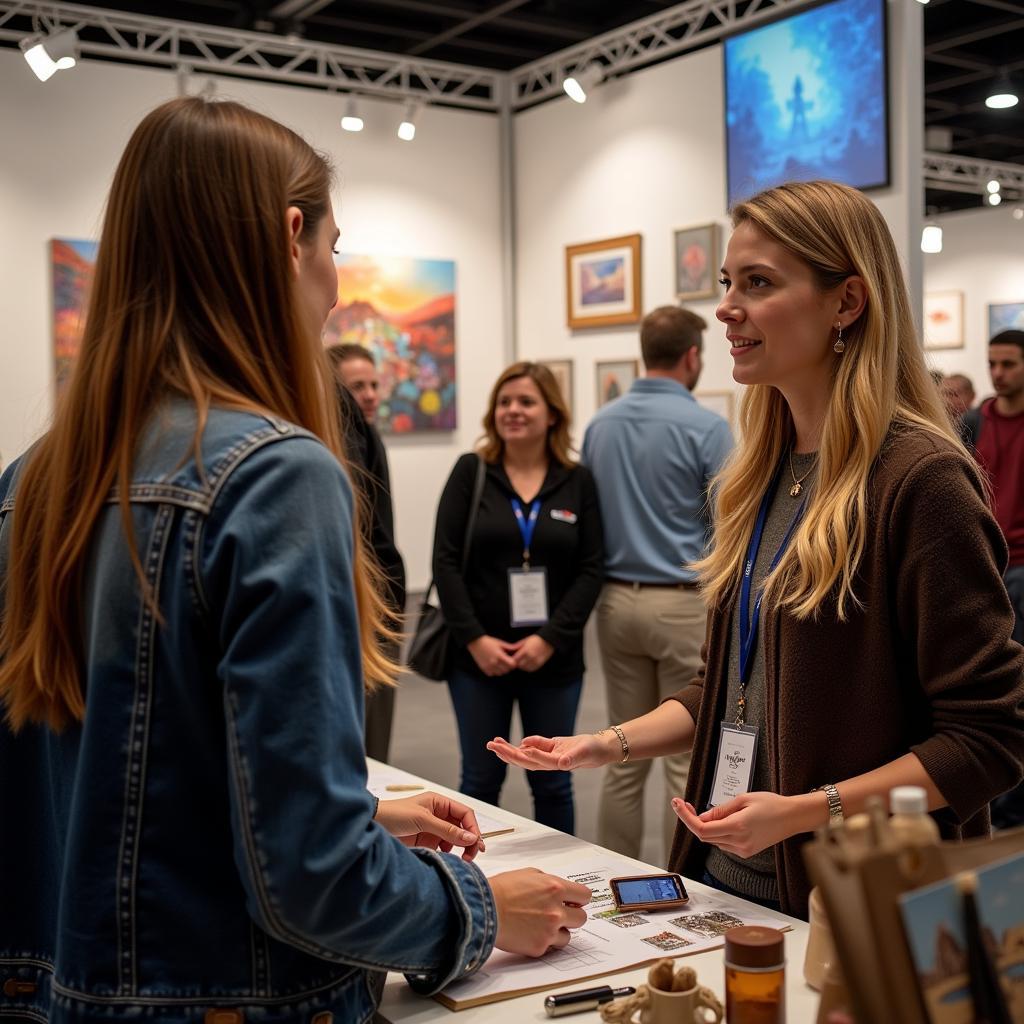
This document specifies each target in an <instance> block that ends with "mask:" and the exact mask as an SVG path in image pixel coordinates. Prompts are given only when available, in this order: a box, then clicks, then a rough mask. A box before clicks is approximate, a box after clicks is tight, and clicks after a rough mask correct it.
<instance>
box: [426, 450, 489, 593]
mask: <svg viewBox="0 0 1024 1024" xmlns="http://www.w3.org/2000/svg"><path fill="white" fill-rule="evenodd" d="M486 477H487V463H486V462H484V460H483V459H482V458H481V457H480V456H479V455H478V456H477V457H476V478H475V479H474V480H473V497H472V498H471V499H470V504H469V519H468V521H467V522H466V535H465V537H464V538H463V541H462V562H461V568H460V572H461V574H462V576H463V578H465V575H466V566H467V565H469V546H470V544H471V542H472V540H473V529H474V527H475V526H476V514H477V512H479V511H480V499H481V497H483V493H484V480H485V479H486ZM433 589H434V577H433V576H431V577H430V586H429V587H427V592H426V594H425V595H424V596H423V600H424V601H429V600H430V592H431V591H432V590H433Z"/></svg>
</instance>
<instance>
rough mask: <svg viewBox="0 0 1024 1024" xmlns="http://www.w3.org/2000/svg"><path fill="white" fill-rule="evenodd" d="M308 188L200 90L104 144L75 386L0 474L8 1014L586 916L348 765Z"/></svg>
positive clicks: (350, 981) (326, 213)
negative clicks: (102, 199) (102, 198)
mask: <svg viewBox="0 0 1024 1024" xmlns="http://www.w3.org/2000/svg"><path fill="white" fill-rule="evenodd" d="M330 181H331V179H330V169H329V166H328V165H327V163H326V161H325V160H324V159H323V158H322V157H321V156H319V155H318V154H317V153H315V152H314V151H313V150H312V149H311V148H310V147H309V146H308V145H307V144H306V143H305V142H304V141H303V140H302V139H300V138H299V137H298V136H297V135H295V134H294V133H293V132H291V131H289V130H288V129H286V128H284V127H283V126H282V125H279V124H277V123H276V122H274V121H272V120H270V119H269V118H266V117H263V116H261V115H259V114H256V113H254V112H253V111H250V110H247V109H246V108H245V107H242V106H239V105H237V104H234V103H213V102H208V101H205V100H202V99H179V100H175V101H172V102H170V103H166V104H164V105H163V106H161V107H158V108H157V109H156V110H154V111H153V112H152V113H151V114H149V115H148V116H147V117H146V118H145V119H144V120H143V121H142V123H141V124H140V125H139V126H138V128H137V129H136V131H135V133H134V134H133V136H132V138H131V140H130V141H129V143H128V146H127V149H126V150H125V153H124V155H123V157H122V159H121V162H120V164H119V166H118V169H117V172H116V174H115V177H114V181H113V185H112V188H111V192H110V196H109V201H108V204H107V212H106V218H105V222H104V227H103V233H102V237H101V240H100V246H99V254H98V259H97V264H96V276H95V285H94V289H93V294H92V298H91V305H90V313H89V319H88V325H87V327H86V330H85V336H84V339H83V343H82V349H81V355H80V357H79V363H78V366H77V368H76V371H75V374H74V377H73V380H72V383H71V387H70V390H69V392H68V394H67V396H66V398H65V399H64V400H63V401H62V402H61V404H60V406H59V408H58V410H57V413H56V417H55V419H54V423H53V426H52V429H51V430H50V431H49V432H48V433H47V434H46V435H45V436H44V437H43V438H42V439H41V440H40V441H39V443H38V444H37V445H36V446H35V447H34V448H33V450H32V451H31V452H30V453H29V454H27V455H26V456H25V457H24V458H23V459H21V460H19V461H18V462H16V463H15V464H14V465H13V466H11V467H10V468H9V470H8V471H7V472H6V473H5V474H4V475H3V477H2V478H0V596H2V608H0V615H2V623H0V701H2V705H3V711H4V715H5V718H4V722H3V724H2V725H0V821H2V822H3V830H2V832H0V878H2V879H3V881H4V888H5V894H4V897H3V911H2V913H0V964H2V965H3V969H4V972H5V973H6V974H7V975H10V978H9V979H8V981H9V983H8V984H5V985H4V986H3V992H2V994H0V1017H3V1018H5V1019H6V1018H7V1017H8V1016H14V1017H26V1018H31V1019H48V1020H50V1021H54V1022H57V1021H79V1022H81V1021H99V1020H103V1021H111V1020H119V1019H126V1018H130V1019H133V1020H136V1019H138V1018H139V1017H140V1015H141V1016H150V1017H152V1018H153V1019H154V1020H156V1019H160V1020H168V1021H170V1020H174V1021H195V1022H199V1021H201V1020H204V1019H205V1020H207V1021H209V1020H211V1019H213V1016H216V1017H217V1019H221V1017H222V1016H223V1019H225V1020H229V1019H230V1020H243V1019H245V1016H246V1012H247V1011H248V1012H250V1013H253V1014H254V1015H256V1016H258V1018H259V1019H260V1020H262V1021H266V1022H268V1024H284V1022H286V1021H289V1022H290V1021H296V1020H300V1019H301V1020H314V1019H315V1020H318V1021H319V1020H321V1019H323V1020H330V1019H332V1014H333V1015H334V1016H333V1019H336V1020H339V1021H365V1020H368V1019H369V1017H370V1016H371V1015H372V1013H373V1008H374V1004H375V992H376V991H377V990H379V986H380V984H381V983H382V980H383V974H382V973H381V972H382V971H384V970H387V969H393V970H401V971H405V972H406V973H407V974H408V975H409V977H410V979H411V980H412V981H413V983H414V984H415V985H416V986H417V987H418V988H419V989H420V990H421V991H425V992H430V991H433V990H436V989H437V988H439V987H440V986H443V985H444V984H446V983H447V982H448V981H451V980H453V979H455V978H458V977H461V976H464V975H466V974H468V973H471V972H472V971H474V970H475V969H476V968H477V967H478V966H479V965H480V964H481V963H482V962H483V961H484V960H485V959H486V957H487V955H488V954H489V952H490V950H491V948H492V946H493V945H494V944H495V943H497V944H498V945H500V946H501V947H502V948H505V949H510V950H513V951H517V952H521V953H528V954H539V953H542V952H543V951H544V950H545V949H547V948H548V946H549V945H551V944H555V945H560V944H564V943H565V942H566V941H567V940H568V931H567V928H568V927H571V926H578V925H579V924H581V923H582V921H583V920H585V913H584V911H582V910H580V909H578V907H576V906H573V904H581V903H585V902H586V901H587V899H588V898H589V890H587V889H586V888H585V887H583V886H577V885H575V884H572V883H568V882H564V881H563V880H561V879H553V878H551V877H549V876H545V875H542V874H541V873H540V872H529V871H526V872H513V873H510V874H505V875H498V876H496V877H494V878H493V879H491V880H490V882H489V883H488V881H487V880H486V879H485V878H484V876H483V875H482V874H481V873H480V871H479V870H478V869H477V867H476V866H475V865H474V864H473V863H471V862H472V859H473V857H474V856H475V854H476V853H477V852H478V851H479V849H481V846H480V844H479V834H478V833H479V830H478V829H477V828H476V823H475V817H474V815H473V813H472V811H470V810H469V808H467V807H465V806H464V805H462V804H460V803H458V802H457V801H452V800H448V799H446V798H441V797H439V796H435V795H433V794H430V795H424V796H422V797H419V798H415V799H413V800H412V801H407V800H399V801H385V802H383V803H381V805H380V807H379V808H378V807H377V806H376V802H375V801H374V799H373V798H372V797H371V796H370V794H369V793H368V792H367V790H366V764H365V759H364V756H363V748H362V729H361V725H362V695H363V683H364V680H365V681H366V684H367V685H368V686H382V685H390V675H391V672H392V669H393V666H391V665H390V664H389V663H388V662H387V660H386V659H385V658H383V657H382V656H381V655H380V653H379V652H378V649H377V646H376V638H377V636H378V635H379V634H381V633H382V632H383V633H385V634H386V633H387V629H386V626H384V625H383V623H382V621H381V619H382V614H381V608H382V606H381V601H380V598H379V597H378V596H377V592H376V590H375V588H374V577H375V570H374V568H373V564H372V562H371V560H370V559H369V558H368V557H367V556H366V554H365V552H364V551H363V550H362V544H361V541H360V533H359V530H358V529H357V522H356V518H357V516H356V510H355V508H354V503H353V499H352V490H351V487H350V485H349V480H348V477H347V475H346V473H345V470H344V456H343V453H342V450H341V444H340V441H339V431H338V422H337V418H336V407H335V404H334V397H333V392H332V384H331V380H330V375H329V370H328V369H327V366H326V361H325V360H324V357H323V354H322V352H321V350H320V333H321V330H322V326H323V322H324V319H325V318H326V316H327V313H328V312H329V310H330V308H331V306H332V305H333V304H334V302H335V301H336V298H337V279H336V276H335V269H334V265H333V260H332V253H331V250H332V246H333V245H334V244H335V242H336V240H337V237H338V230H337V227H336V225H335V223H334V217H333V214H332V212H331V206H330ZM381 826H383V827H381ZM388 832H390V833H391V835H388V834H387V833H388ZM393 837H397V838H400V839H401V840H402V841H403V843H404V844H406V845H412V844H414V843H415V844H417V845H419V846H421V847H429V848H430V849H418V850H415V851H410V850H407V849H405V848H404V847H403V843H399V842H396V839H395V838H393ZM453 845H456V846H459V847H464V848H465V853H464V854H463V858H462V859H458V858H455V857H449V856H444V855H443V854H439V853H437V852H435V851H436V850H437V849H438V848H440V849H441V850H442V851H448V850H450V849H451V848H452V846H453ZM512 892H514V893H515V900H514V901H513V899H512V897H511V893H512ZM531 908H532V909H531ZM412 914H415V920H413V917H412V916H411V915H412Z"/></svg>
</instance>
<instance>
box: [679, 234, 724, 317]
mask: <svg viewBox="0 0 1024 1024" xmlns="http://www.w3.org/2000/svg"><path fill="white" fill-rule="evenodd" d="M674 238H675V256H676V295H677V296H678V297H679V298H680V299H681V300H686V299H712V298H714V297H715V295H716V294H717V292H718V287H717V285H718V225H717V224H701V225H700V226H699V227H695V228H680V229H679V230H678V231H676V232H674Z"/></svg>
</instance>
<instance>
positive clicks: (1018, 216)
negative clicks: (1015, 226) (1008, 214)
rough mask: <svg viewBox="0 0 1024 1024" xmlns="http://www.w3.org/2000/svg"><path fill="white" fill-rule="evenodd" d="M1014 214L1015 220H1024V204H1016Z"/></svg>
mask: <svg viewBox="0 0 1024 1024" xmlns="http://www.w3.org/2000/svg"><path fill="white" fill-rule="evenodd" d="M1012 216H1013V219H1014V220H1024V206H1015V207H1014V208H1013V214H1012Z"/></svg>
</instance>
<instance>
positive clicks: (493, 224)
mask: <svg viewBox="0 0 1024 1024" xmlns="http://www.w3.org/2000/svg"><path fill="white" fill-rule="evenodd" d="M202 83H203V80H199V81H197V82H195V83H194V88H195V89H198V88H199V87H200V86H201V85H202ZM176 88H177V85H176V79H175V76H174V74H172V73H170V72H161V71H156V70H150V69H140V68H131V67H125V66H122V65H114V64H100V63H97V62H95V61H85V62H82V63H81V64H80V65H79V66H78V67H77V68H76V69H75V70H74V71H73V72H62V73H61V74H58V75H56V76H55V77H54V78H53V79H52V80H51V81H49V82H46V83H41V82H38V81H37V80H36V79H35V77H34V76H33V75H32V74H31V73H30V71H29V69H28V68H27V67H26V65H25V62H24V60H23V59H22V57H21V54H20V53H18V51H16V50H15V51H11V50H3V51H0V96H2V97H3V101H2V102H0V138H2V139H3V140H4V141H3V155H2V156H0V225H2V229H3V234H2V239H3V241H2V244H0V325H2V327H0V458H2V460H3V461H4V462H5V463H6V462H8V461H10V459H11V458H13V457H14V456H15V455H17V454H18V453H19V452H20V451H22V450H23V449H24V448H25V447H26V446H27V445H28V444H29V443H30V442H31V441H32V440H33V438H35V437H36V436H38V434H39V432H40V431H41V430H43V429H45V426H46V423H47V422H48V418H49V416H50V413H51V409H52V401H53V352H52V332H51V325H50V305H51V296H50V279H49V255H48V250H47V242H48V240H49V239H50V238H53V237H65V238H96V237H98V232H99V227H100V219H101V214H102V203H103V200H104V197H105V195H106V191H107V188H108V186H109V183H110V179H111V176H112V174H113V171H114V167H115V165H116V162H117V159H118V157H119V155H120V153H121V150H122V149H123V147H124V144H125V142H126V141H127V139H128V136H129V134H130V132H131V130H132V128H133V127H134V126H135V124H136V123H137V122H138V121H139V120H140V119H141V117H142V116H143V115H144V114H145V113H146V112H147V111H148V110H150V109H151V108H152V107H154V106H156V105H157V104H159V103H161V102H163V101H164V100H167V99H170V98H171V97H173V96H174V95H176ZM218 95H222V96H228V97H230V98H232V99H238V100H240V101H242V102H245V103H248V104H250V105H252V106H255V107H256V108H257V109H259V110H261V111H263V112H264V113H267V114H269V115H271V116H272V117H275V118H277V119H279V120H281V121H283V122H285V123H286V124H288V125H289V126H291V127H293V128H295V129H296V130H297V131H299V132H300V133H302V134H303V135H304V136H305V137H306V138H307V139H309V141H310V142H311V143H312V144H313V145H314V146H316V147H317V148H318V149H321V150H324V151H326V152H327V153H329V154H330V156H331V158H332V160H333V161H334V163H335V164H336V166H337V168H338V172H339V173H338V188H337V191H336V193H335V213H336V216H337V218H338V224H339V226H340V228H341V231H342V238H341V242H340V247H341V248H342V249H343V250H344V251H349V252H372V253H376V254H383V255H399V254H401V255H406V256H416V257H422V258H437V259H452V260H454V261H455V263H456V289H457V294H456V301H457V312H456V332H457V333H456V337H457V344H458V385H459V398H458V402H459V407H458V412H459V429H458V430H457V431H456V432H455V433H454V434H448V433H444V434H435V435H421V436H419V437H415V438H401V439H395V440H393V441H391V440H389V442H388V449H389V452H390V456H391V465H392V477H393V481H394V491H395V501H396V510H397V515H396V518H397V529H398V542H399V546H400V547H401V549H402V551H403V553H404V555H405V558H406V562H407V564H408V569H409V577H410V584H411V586H413V587H423V586H425V585H426V582H427V578H428V575H429V563H430V544H431V538H432V535H433V514H434V509H435V507H436V503H437V497H438V495H439V494H440V490H441V487H442V485H443V483H444V480H445V479H446V477H447V474H448V471H449V469H450V468H451V466H452V465H453V463H454V462H455V459H456V457H457V455H458V454H459V452H461V451H464V450H465V449H467V448H468V447H469V446H470V445H471V443H472V440H473V439H474V438H475V437H476V435H477V433H478V432H479V422H480V417H481V416H482V414H483V411H484V403H485V401H486V395H487V389H488V388H489V387H490V384H491V382H492V381H493V379H494V378H495V376H496V375H497V373H498V372H499V370H500V368H501V364H502V360H503V353H502V344H501V334H502V329H503V308H502V277H501V255H502V247H501V216H500V214H501V208H500V207H501V204H500V184H499V182H500V175H499V145H498V120H497V118H495V117H494V116H492V115H487V114H477V113H471V112H464V111H456V110H442V109H437V108H427V109H425V110H423V111H422V112H421V115H420V118H419V120H418V124H417V127H418V134H417V137H416V140H415V141H414V142H412V143H405V142H401V141H400V140H398V139H397V138H396V136H395V128H396V127H397V124H398V121H399V119H400V118H399V115H400V113H401V110H402V108H401V107H400V106H398V105H397V104H388V103H383V102H364V103H363V116H364V118H365V121H366V128H365V130H364V131H363V132H361V133H359V134H349V133H346V132H343V131H342V130H341V129H340V127H339V124H338V121H339V117H340V115H341V108H342V102H343V101H342V100H341V99H340V98H339V97H334V96H330V95H327V94H326V93H322V92H317V91H313V90H309V89H298V88H291V87H286V86H280V85H265V84H258V83H248V82H227V81H225V80H223V79H219V80H218Z"/></svg>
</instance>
